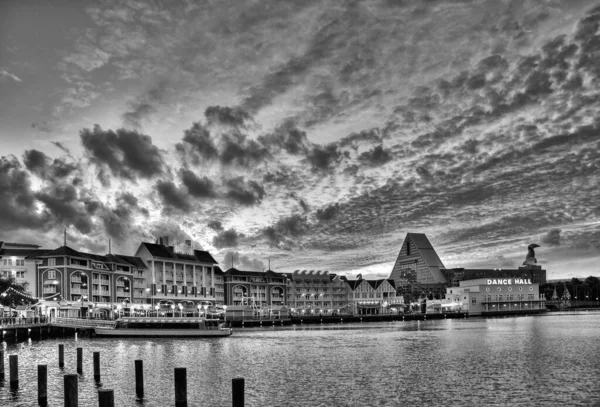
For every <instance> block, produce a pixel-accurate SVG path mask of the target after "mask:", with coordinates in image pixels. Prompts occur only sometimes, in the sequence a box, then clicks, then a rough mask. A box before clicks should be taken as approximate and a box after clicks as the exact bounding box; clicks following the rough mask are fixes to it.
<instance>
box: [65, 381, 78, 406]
mask: <svg viewBox="0 0 600 407" xmlns="http://www.w3.org/2000/svg"><path fill="white" fill-rule="evenodd" d="M77 377H78V376H77V375H76V374H66V375H65V376H64V380H65V407H78V405H79V401H78V394H77Z"/></svg>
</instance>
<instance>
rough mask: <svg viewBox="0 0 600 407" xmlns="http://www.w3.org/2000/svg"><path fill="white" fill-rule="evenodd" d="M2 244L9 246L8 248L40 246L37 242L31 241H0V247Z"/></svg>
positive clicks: (37, 247)
mask: <svg viewBox="0 0 600 407" xmlns="http://www.w3.org/2000/svg"><path fill="white" fill-rule="evenodd" d="M2 245H6V246H10V248H14V249H17V248H23V249H39V248H40V247H41V246H40V245H39V244H33V243H11V242H0V247H2Z"/></svg>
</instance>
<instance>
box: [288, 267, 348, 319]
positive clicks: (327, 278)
mask: <svg viewBox="0 0 600 407" xmlns="http://www.w3.org/2000/svg"><path fill="white" fill-rule="evenodd" d="M285 276H286V277H287V283H288V293H289V294H288V296H287V305H288V307H290V308H291V309H293V310H294V312H297V313H305V314H309V315H319V314H332V313H337V312H344V311H347V309H346V308H348V307H347V305H348V303H347V292H346V286H347V285H346V284H345V282H344V281H343V280H341V279H340V277H338V276H335V275H333V277H332V275H331V274H329V271H321V270H318V271H315V270H310V271H307V270H302V271H300V270H295V271H294V272H293V273H288V274H285Z"/></svg>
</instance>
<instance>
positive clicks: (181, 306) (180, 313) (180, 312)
mask: <svg viewBox="0 0 600 407" xmlns="http://www.w3.org/2000/svg"><path fill="white" fill-rule="evenodd" d="M179 316H180V317H182V316H183V305H181V304H179Z"/></svg>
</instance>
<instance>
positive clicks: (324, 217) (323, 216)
mask: <svg viewBox="0 0 600 407" xmlns="http://www.w3.org/2000/svg"><path fill="white" fill-rule="evenodd" d="M339 211H340V204H337V203H336V204H332V205H329V206H328V207H326V208H323V209H317V212H316V213H315V216H316V217H317V219H318V220H320V221H323V222H326V221H329V220H331V219H333V218H335V216H336V215H337V214H338V212H339Z"/></svg>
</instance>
